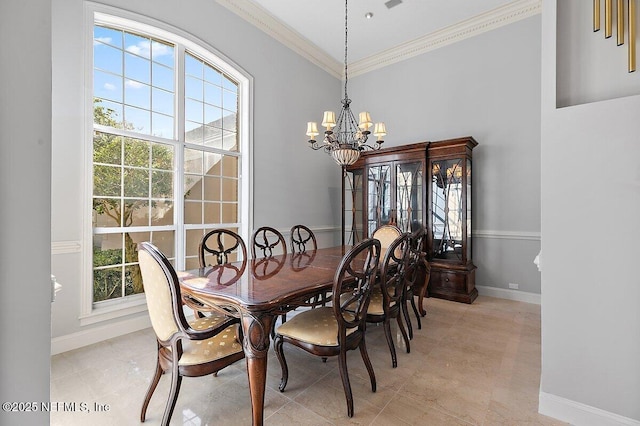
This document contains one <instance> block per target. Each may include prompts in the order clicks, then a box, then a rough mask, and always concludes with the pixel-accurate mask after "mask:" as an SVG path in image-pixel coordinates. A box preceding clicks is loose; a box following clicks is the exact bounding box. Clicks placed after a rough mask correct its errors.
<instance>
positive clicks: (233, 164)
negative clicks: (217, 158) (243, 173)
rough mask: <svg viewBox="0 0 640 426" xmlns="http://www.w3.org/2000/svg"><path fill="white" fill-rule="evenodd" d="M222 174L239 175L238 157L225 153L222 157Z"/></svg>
mask: <svg viewBox="0 0 640 426" xmlns="http://www.w3.org/2000/svg"><path fill="white" fill-rule="evenodd" d="M222 175H223V176H227V177H238V157H232V156H231V155H225V156H224V157H223V158H222Z"/></svg>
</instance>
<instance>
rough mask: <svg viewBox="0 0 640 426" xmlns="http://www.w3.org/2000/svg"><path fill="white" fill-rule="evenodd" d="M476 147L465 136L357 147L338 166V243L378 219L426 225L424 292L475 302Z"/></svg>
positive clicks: (363, 234)
mask: <svg viewBox="0 0 640 426" xmlns="http://www.w3.org/2000/svg"><path fill="white" fill-rule="evenodd" d="M476 145H477V142H476V141H475V140H474V139H473V138H472V137H465V138H458V139H451V140H445V141H438V142H421V143H416V144H411V145H404V146H397V147H390V148H385V149H381V150H378V151H368V152H363V153H362V154H361V156H360V158H359V159H358V161H357V162H356V163H354V164H353V165H351V166H347V167H346V168H344V169H343V191H342V241H343V244H355V243H357V242H359V241H361V240H362V239H364V238H368V237H369V236H370V235H371V234H372V233H373V231H374V230H375V229H376V228H377V227H379V226H380V225H387V224H391V225H396V226H397V227H399V228H400V230H401V231H403V232H411V231H413V230H415V229H416V228H417V227H419V226H420V225H424V226H425V228H426V231H427V238H426V239H425V247H424V251H425V252H426V253H427V259H428V260H429V262H430V265H431V275H430V280H429V286H428V292H429V295H430V296H434V297H439V298H444V299H449V300H455V301H459V302H466V303H471V302H473V300H474V299H475V298H476V297H477V295H478V291H477V290H476V289H475V269H476V267H475V266H474V265H473V262H472V250H471V152H472V150H473V148H474V147H475V146H476ZM425 276H426V272H425ZM422 287H423V288H422V293H421V296H424V286H422Z"/></svg>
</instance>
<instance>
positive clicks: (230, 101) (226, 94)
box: [222, 90, 238, 112]
mask: <svg viewBox="0 0 640 426" xmlns="http://www.w3.org/2000/svg"><path fill="white" fill-rule="evenodd" d="M222 107H223V108H224V109H226V110H227V111H232V112H236V111H238V96H237V94H236V93H233V92H230V91H228V90H223V91H222Z"/></svg>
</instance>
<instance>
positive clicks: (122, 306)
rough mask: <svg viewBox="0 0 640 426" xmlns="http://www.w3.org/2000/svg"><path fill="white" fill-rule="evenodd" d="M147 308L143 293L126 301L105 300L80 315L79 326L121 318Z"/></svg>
mask: <svg viewBox="0 0 640 426" xmlns="http://www.w3.org/2000/svg"><path fill="white" fill-rule="evenodd" d="M146 310H147V302H146V299H145V296H144V294H141V295H136V296H133V297H131V298H128V299H127V300H126V301H116V302H111V303H109V302H107V304H104V305H101V306H97V307H94V308H93V309H92V310H91V313H88V314H85V315H81V316H80V318H79V319H80V326H85V325H91V324H97V323H100V322H104V321H108V320H111V319H115V318H121V317H124V316H127V315H131V314H137V313H139V312H145V311H146Z"/></svg>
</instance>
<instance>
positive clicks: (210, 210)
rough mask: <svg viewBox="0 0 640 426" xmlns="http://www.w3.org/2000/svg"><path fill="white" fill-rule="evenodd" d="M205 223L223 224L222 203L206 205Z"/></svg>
mask: <svg viewBox="0 0 640 426" xmlns="http://www.w3.org/2000/svg"><path fill="white" fill-rule="evenodd" d="M204 223H221V222H220V203H204Z"/></svg>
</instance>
